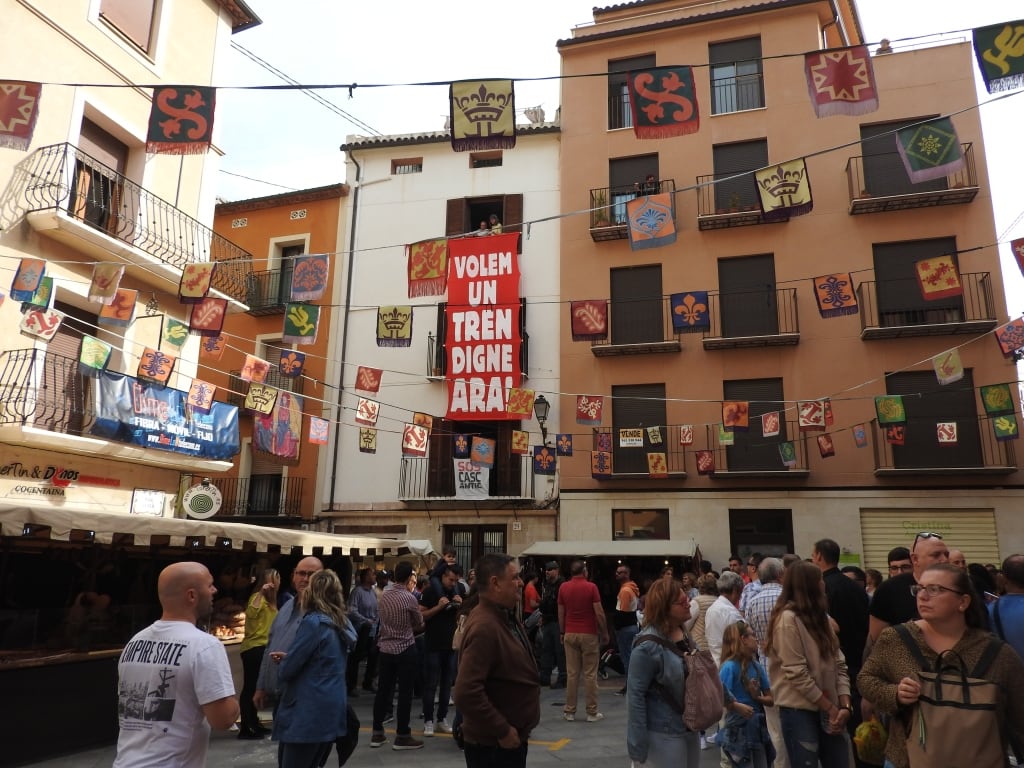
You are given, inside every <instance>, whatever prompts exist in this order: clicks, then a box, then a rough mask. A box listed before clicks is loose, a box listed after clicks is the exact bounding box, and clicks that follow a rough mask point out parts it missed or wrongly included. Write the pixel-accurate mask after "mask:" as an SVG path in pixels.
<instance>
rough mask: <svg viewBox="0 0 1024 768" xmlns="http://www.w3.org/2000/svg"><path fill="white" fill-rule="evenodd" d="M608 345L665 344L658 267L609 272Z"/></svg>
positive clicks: (657, 265)
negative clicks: (609, 317) (609, 320)
mask: <svg viewBox="0 0 1024 768" xmlns="http://www.w3.org/2000/svg"><path fill="white" fill-rule="evenodd" d="M611 284H612V285H611V291H612V296H611V299H612V301H611V343H612V344H643V343H645V342H652V341H665V335H664V331H663V330H662V328H663V324H664V323H663V317H662V304H663V303H664V302H663V300H662V295H661V265H660V264H651V265H647V266H642V267H621V268H619V269H613V270H612V271H611Z"/></svg>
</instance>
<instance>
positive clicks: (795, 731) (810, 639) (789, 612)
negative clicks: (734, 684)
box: [765, 561, 853, 768]
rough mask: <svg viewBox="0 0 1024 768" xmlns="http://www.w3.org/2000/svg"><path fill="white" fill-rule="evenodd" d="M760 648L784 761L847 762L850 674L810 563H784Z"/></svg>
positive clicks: (835, 766)
mask: <svg viewBox="0 0 1024 768" xmlns="http://www.w3.org/2000/svg"><path fill="white" fill-rule="evenodd" d="M765 654H766V656H767V657H768V677H769V679H770V680H771V685H772V692H773V694H774V697H775V703H776V704H777V705H778V707H779V719H780V721H781V723H782V737H783V740H784V741H785V743H786V752H787V753H788V755H789V764H790V765H792V766H805V765H817V764H818V762H819V761H820V762H821V765H822V768H849V762H850V746H849V742H848V740H847V737H846V723H847V721H848V720H849V719H850V716H851V715H852V714H853V708H852V707H851V705H850V679H849V676H848V673H847V670H846V659H845V658H844V657H843V652H842V651H841V650H839V639H838V638H837V637H836V633H835V632H834V631H833V630H832V625H831V623H830V622H829V617H828V607H827V605H826V602H825V583H824V581H822V577H821V570H819V569H818V567H817V566H816V565H814V564H813V563H808V562H805V561H801V562H798V563H794V564H793V565H791V566H790V567H789V568H787V569H786V573H785V575H784V576H783V577H782V592H781V593H780V594H779V600H778V602H777V603H776V606H775V610H773V611H772V617H771V619H770V620H769V622H768V637H767V640H766V642H765Z"/></svg>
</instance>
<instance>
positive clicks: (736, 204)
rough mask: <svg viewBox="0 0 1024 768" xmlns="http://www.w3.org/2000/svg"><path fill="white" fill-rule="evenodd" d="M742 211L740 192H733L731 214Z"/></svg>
mask: <svg viewBox="0 0 1024 768" xmlns="http://www.w3.org/2000/svg"><path fill="white" fill-rule="evenodd" d="M739 209H740V195H739V192H733V193H732V194H731V195H729V213H736V212H737V211H738V210H739Z"/></svg>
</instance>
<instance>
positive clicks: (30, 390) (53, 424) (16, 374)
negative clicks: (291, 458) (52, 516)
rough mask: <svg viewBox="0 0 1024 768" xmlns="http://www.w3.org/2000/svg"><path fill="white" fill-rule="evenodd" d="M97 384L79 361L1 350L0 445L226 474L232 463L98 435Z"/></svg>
mask: <svg viewBox="0 0 1024 768" xmlns="http://www.w3.org/2000/svg"><path fill="white" fill-rule="evenodd" d="M93 386H94V380H93V379H91V378H88V377H86V376H83V375H82V374H81V373H80V372H79V370H78V359H77V358H74V357H65V356H64V355H58V354H56V353H53V352H50V351H47V350H43V349H9V350H6V351H4V352H0V444H9V445H20V446H26V447H30V448H39V449H41V450H48V451H55V452H58V453H74V454H79V455H82V456H93V457H96V458H102V459H104V460H114V461H126V462H131V463H135V464H145V465H148V466H154V467H159V468H162V469H181V470H188V471H202V472H223V471H224V470H225V469H229V468H230V467H231V462H226V461H216V460H212V459H200V458H196V457H193V456H188V455H186V454H179V453H175V452H173V451H162V450H158V449H147V448H142V447H138V446H134V445H129V444H127V443H120V442H116V441H113V440H106V439H103V438H98V437H94V436H93V435H92V432H91V430H92V427H93V425H94V424H95V422H96V416H95V412H94V409H93V401H92V387H93Z"/></svg>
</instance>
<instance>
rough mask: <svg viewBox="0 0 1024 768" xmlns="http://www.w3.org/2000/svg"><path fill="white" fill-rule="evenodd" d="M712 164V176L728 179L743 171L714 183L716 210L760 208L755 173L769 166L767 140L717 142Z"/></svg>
mask: <svg viewBox="0 0 1024 768" xmlns="http://www.w3.org/2000/svg"><path fill="white" fill-rule="evenodd" d="M711 151H712V157H713V158H714V163H715V179H716V180H717V179H727V178H728V177H729V176H735V175H736V174H739V173H742V174H745V175H743V176H740V177H738V178H735V179H729V180H728V181H721V182H718V183H717V184H715V210H716V212H717V213H726V212H730V211H743V210H750V209H752V208H760V201H759V199H758V196H757V185H756V183H755V182H754V174H752V173H747V172H748V171H756V170H757V169H758V168H764V167H765V166H766V165H768V140H767V139H758V140H756V141H741V142H737V143H735V144H719V145H718V146H715V147H712V150H711Z"/></svg>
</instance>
